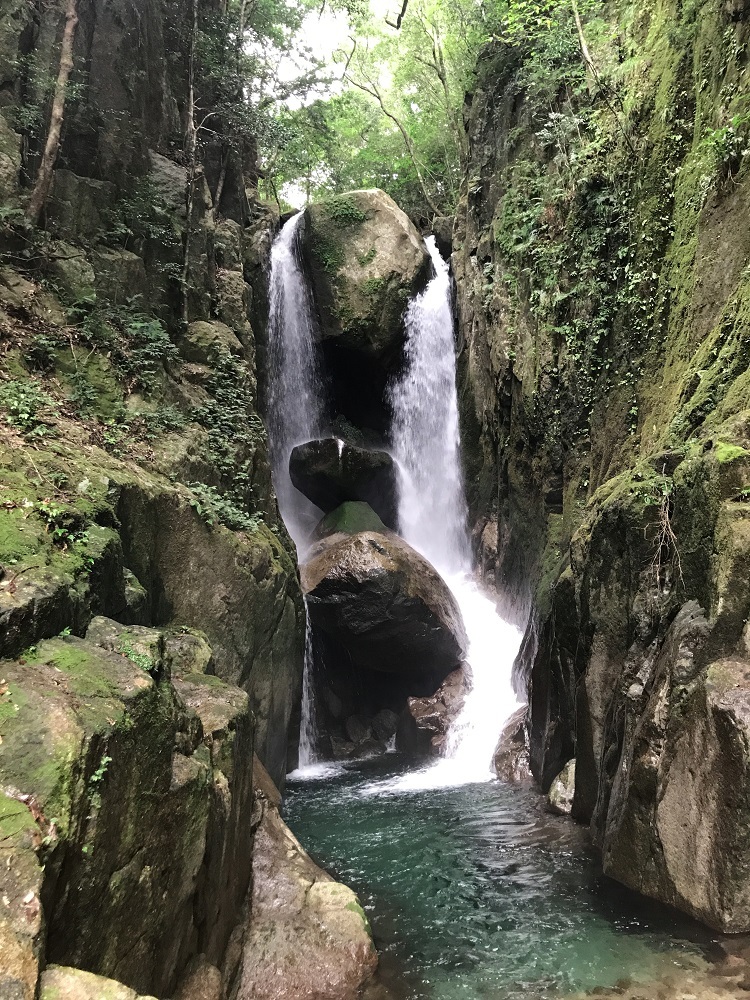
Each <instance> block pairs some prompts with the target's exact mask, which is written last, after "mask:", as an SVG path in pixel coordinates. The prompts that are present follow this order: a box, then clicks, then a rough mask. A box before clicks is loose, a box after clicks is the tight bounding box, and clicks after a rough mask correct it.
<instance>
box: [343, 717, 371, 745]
mask: <svg viewBox="0 0 750 1000" xmlns="http://www.w3.org/2000/svg"><path fill="white" fill-rule="evenodd" d="M344 730H345V732H346V735H347V736H348V737H349V739H350V740H351V741H352V743H362V741H363V740H366V739H369V738H370V737H371V736H372V726H371V725H370V723H369V722H368V720H367V719H365V718H364V716H362V715H350V716H349V718H348V719H347V720H346V722H345V723H344Z"/></svg>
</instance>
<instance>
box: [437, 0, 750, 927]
mask: <svg viewBox="0 0 750 1000" xmlns="http://www.w3.org/2000/svg"><path fill="white" fill-rule="evenodd" d="M563 27H564V30H562V31H559V32H558V34H557V35H555V36H554V37H555V40H556V43H557V44H558V48H557V49H556V50H555V52H554V53H552V52H550V51H549V50H547V49H545V44H546V43H545V42H544V39H542V41H541V42H540V43H539V44H538V45H536V46H535V47H533V48H529V49H528V50H524V49H523V48H511V47H509V46H506V45H503V44H501V43H496V44H493V45H491V46H489V47H488V48H487V49H486V50H485V51H484V52H483V54H482V56H481V58H480V62H479V67H478V73H477V82H476V88H475V90H474V92H473V93H472V94H471V95H470V97H469V100H468V101H467V105H466V124H467V129H468V133H469V139H470V163H469V169H468V178H467V182H466V184H465V187H464V191H463V196H462V199H461V204H460V206H459V211H458V217H457V220H456V225H455V229H454V254H453V263H454V268H455V271H456V278H457V284H458V298H459V312H460V325H461V332H462V336H463V338H464V340H465V347H464V350H463V352H462V356H461V360H460V397H461V409H462V421H463V432H464V441H465V444H466V451H467V457H466V463H467V480H468V483H469V487H470V493H471V496H470V499H471V506H472V510H473V514H474V517H475V523H476V531H475V541H476V544H477V549H478V553H479V557H480V562H481V565H482V567H483V571H484V573H485V575H486V576H487V578H488V579H489V580H490V581H491V582H493V583H495V584H496V585H497V587H498V588H499V589H500V590H501V591H502V592H503V594H504V597H505V600H506V602H507V605H508V613H509V614H511V615H514V616H515V617H517V618H518V619H519V620H520V621H528V626H527V631H526V636H525V639H524V643H523V647H522V650H521V654H520V657H519V682H520V683H522V684H523V685H524V686H525V687H526V689H527V691H528V695H529V714H530V742H531V747H530V749H531V765H532V769H533V771H534V773H535V776H536V777H537V780H538V781H540V783H541V784H542V786H543V787H544V788H545V790H546V789H547V788H548V787H549V785H550V783H551V782H552V780H553V778H554V777H555V776H556V775H557V774H558V773H559V772H560V770H561V768H562V766H563V765H564V764H565V762H566V761H567V760H569V759H571V758H573V757H575V758H576V773H575V800H574V803H573V812H574V815H576V816H577V817H578V818H579V819H583V820H586V821H589V820H590V821H591V823H592V829H593V831H594V835H595V838H596V840H597V841H598V842H599V843H600V844H601V845H602V848H603V858H604V868H605V871H606V872H608V873H610V874H613V875H614V876H615V877H617V878H619V879H620V880H621V881H623V882H625V883H626V884H629V885H632V886H634V887H635V888H637V889H639V890H640V891H642V892H645V893H647V894H650V895H653V896H655V897H657V898H660V899H664V900H666V901H668V902H670V903H673V904H675V905H678V906H680V907H681V908H683V909H685V910H688V911H689V912H692V913H694V914H695V915H697V916H699V917H700V918H701V919H703V920H705V921H706V922H708V923H710V924H712V925H713V926H716V927H720V928H723V929H731V930H739V929H747V928H748V926H750V920H749V918H748V914H747V913H746V911H745V908H744V902H743V900H744V899H745V893H746V891H747V883H746V879H745V875H744V874H743V872H744V870H745V868H744V867H743V866H745V865H746V862H747V858H748V855H747V846H746V845H745V843H744V834H743V832H742V831H743V830H744V829H745V825H746V824H745V819H744V805H743V801H742V793H740V792H739V788H738V786H737V784H736V783H735V782H734V780H731V779H728V776H729V775H738V774H739V773H741V772H742V770H743V768H744V767H745V766H746V764H745V761H746V752H745V751H744V750H740V748H741V747H742V746H744V737H743V736H742V731H743V727H744V722H743V721H742V720H743V718H744V708H743V706H744V699H745V697H746V686H745V681H744V680H743V678H744V676H745V673H744V671H745V667H746V664H747V656H748V650H747V644H746V643H747V639H746V622H747V619H748V614H749V613H750V586H749V585H748V576H747V560H748V523H750V520H749V519H750V504H749V503H748V500H749V499H750V493H749V492H748V484H749V480H750V410H749V409H748V400H749V399H750V393H749V392H748V388H749V386H750V382H749V381H748V380H749V379H750V376H749V375H748V362H749V361H750V357H749V356H748V353H747V344H748V333H749V332H750V331H749V330H748V303H749V302H750V286H748V278H747V264H748V254H749V253H750V245H748V241H747V225H746V222H747V218H748V208H747V198H748V192H750V187H748V185H749V184H750V180H749V178H750V174H748V170H747V157H746V147H747V121H746V120H745V118H744V117H743V115H742V112H741V104H742V99H741V97H740V96H739V95H741V93H742V89H743V88H742V83H741V81H742V80H744V77H745V74H746V73H747V65H748V64H747V54H746V42H747V39H748V33H749V32H750V22H749V21H748V13H747V11H746V9H745V7H744V6H742V5H741V4H736V5H732V6H731V7H730V6H729V5H724V4H719V3H713V2H704V3H698V4H695V5H691V6H687V5H682V6H679V5H675V4H672V3H670V2H668V0H661V2H659V3H657V4H656V5H654V6H653V8H650V9H649V10H643V11H641V12H639V13H638V14H637V15H636V16H635V17H632V18H631V17H630V16H629V15H628V13H627V12H626V11H625V9H624V8H623V7H622V6H621V5H618V4H615V5H612V6H611V7H610V8H607V10H606V11H604V10H599V11H595V12H594V14H593V15H591V16H590V17H589V19H588V20H587V23H586V24H585V26H584V27H585V31H586V32H587V38H588V42H589V44H590V46H591V50H592V53H593V58H594V61H595V63H596V65H597V67H598V72H599V74H600V76H601V79H602V80H604V81H605V84H604V85H602V86H601V87H600V86H597V85H595V84H592V82H591V80H587V79H586V75H585V69H584V66H583V63H582V61H581V56H580V51H579V49H578V45H577V40H576V32H575V26H574V25H573V24H572V22H571V23H569V24H564V25H563ZM612 39H614V41H613V40H612ZM545 60H546V61H545ZM717 664H718V665H720V666H717ZM728 664H731V666H728ZM718 676H721V677H723V678H727V677H729V676H731V677H733V678H734V679H735V680H734V684H736V687H735V686H727V684H725V683H724V682H722V683H718V682H717V680H716V678H717V677H718ZM687 775H692V777H691V778H690V779H689V782H688V779H687V777H686V776H687ZM740 780H741V779H739V778H738V781H740ZM727 781H729V785H731V786H732V788H734V789H735V791H734V792H730V789H729V787H728V786H727ZM686 782H687V783H686ZM710 787H713V789H714V791H712V792H709V791H708V789H709V788H710ZM707 797H708V798H707ZM709 799H710V801H709ZM691 803H695V805H693V804H691ZM697 803H703V804H704V807H700V806H698V805H697ZM690 817H692V819H691V818H690ZM678 830H682V831H683V832H682V833H680V834H678V833H677V831H678ZM688 843H689V845H690V849H688ZM695 856H698V857H699V858H700V859H701V863H700V864H699V865H698V866H697V867H696V866H695V865H694V864H693V861H692V860H690V861H688V858H694V857H695ZM742 859H744V860H742ZM688 865H689V872H688V869H687V866H688ZM688 882H691V883H692V884H691V885H690V886H688V884H687V883H688Z"/></svg>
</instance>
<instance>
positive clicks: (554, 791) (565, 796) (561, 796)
mask: <svg viewBox="0 0 750 1000" xmlns="http://www.w3.org/2000/svg"><path fill="white" fill-rule="evenodd" d="M575 790H576V762H575V757H574V758H573V759H572V760H569V761H568V763H567V764H566V765H565V767H564V768H563V769H562V771H560V773H559V774H558V776H557V777H556V778H555V780H554V781H553V782H552V785H551V787H550V790H549V792H547V802H548V807H549V809H550V811H551V812H554V813H558V814H559V815H560V816H569V815H570V813H571V811H572V809H573V796H574V795H575Z"/></svg>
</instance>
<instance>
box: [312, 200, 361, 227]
mask: <svg viewBox="0 0 750 1000" xmlns="http://www.w3.org/2000/svg"><path fill="white" fill-rule="evenodd" d="M320 205H321V208H322V209H323V211H324V212H325V214H326V215H327V216H328V218H329V219H330V220H331V222H332V223H333V224H334V225H335V226H337V227H338V228H339V229H350V228H351V227H353V226H359V225H361V224H362V223H363V222H366V221H367V212H363V211H362V209H361V208H359V207H358V205H357V203H356V202H355V201H354V199H353V198H349V197H347V196H346V195H336V196H335V197H333V198H326V199H325V201H322V202H321V203H320Z"/></svg>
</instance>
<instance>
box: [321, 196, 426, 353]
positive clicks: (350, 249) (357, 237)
mask: <svg viewBox="0 0 750 1000" xmlns="http://www.w3.org/2000/svg"><path fill="white" fill-rule="evenodd" d="M301 237H302V242H301V246H302V254H303V257H304V259H305V263H306V264H307V268H308V271H309V273H310V276H311V278H312V284H313V292H314V295H315V301H316V302H317V305H318V311H319V313H320V316H321V321H322V329H321V335H322V337H323V340H324V341H325V340H335V341H336V343H337V346H339V347H343V348H346V349H347V350H350V351H354V352H357V353H360V354H364V355H366V356H368V357H370V358H378V359H382V357H383V356H384V355H386V354H388V353H397V352H398V350H400V347H401V345H402V343H403V329H402V323H401V319H402V315H403V312H404V307H405V306H406V303H407V302H408V300H409V299H410V298H411V296H412V295H414V294H416V293H417V292H419V291H420V290H421V289H422V288H423V287H424V285H425V283H426V281H427V277H428V275H429V272H430V258H429V256H428V254H427V251H426V250H425V247H424V241H423V240H422V237H421V235H420V234H419V232H418V231H417V229H416V228H415V227H414V225H413V224H412V223H411V222H410V221H409V218H408V216H407V215H406V214H405V213H404V212H402V211H401V209H400V208H399V207H398V205H397V204H396V203H395V201H393V199H392V198H390V197H389V196H388V195H387V194H386V193H385V192H384V191H379V190H371V191H350V192H348V193H347V194H341V195H336V196H334V197H333V198H327V199H325V200H324V201H320V202H317V203H316V204H314V205H309V206H308V207H307V208H306V209H305V218H304V224H303V228H302V231H301Z"/></svg>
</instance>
